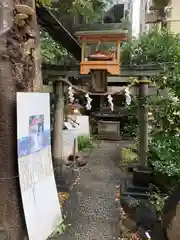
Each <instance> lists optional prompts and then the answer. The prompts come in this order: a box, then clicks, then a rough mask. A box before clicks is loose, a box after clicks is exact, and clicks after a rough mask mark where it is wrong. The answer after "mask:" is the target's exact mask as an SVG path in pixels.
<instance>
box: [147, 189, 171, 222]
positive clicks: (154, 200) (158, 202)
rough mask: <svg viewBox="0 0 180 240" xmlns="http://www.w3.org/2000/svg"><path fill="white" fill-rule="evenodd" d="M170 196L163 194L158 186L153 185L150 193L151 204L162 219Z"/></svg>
mask: <svg viewBox="0 0 180 240" xmlns="http://www.w3.org/2000/svg"><path fill="white" fill-rule="evenodd" d="M167 197H168V196H167V195H166V194H164V193H162V192H161V191H160V190H159V189H158V188H157V187H156V186H154V185H151V186H150V188H149V192H148V198H149V200H150V202H151V204H152V205H153V206H154V207H155V209H156V211H157V214H158V216H159V217H160V218H161V217H162V213H163V208H164V203H165V200H166V198H167Z"/></svg>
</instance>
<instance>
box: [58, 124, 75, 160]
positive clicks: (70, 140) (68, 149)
mask: <svg viewBox="0 0 180 240" xmlns="http://www.w3.org/2000/svg"><path fill="white" fill-rule="evenodd" d="M62 138H63V158H64V159H67V158H68V157H69V155H70V154H73V147H74V139H75V138H76V139H77V130H76V128H74V129H67V130H63V132H62ZM75 151H76V153H77V152H78V144H77V141H76V150H75Z"/></svg>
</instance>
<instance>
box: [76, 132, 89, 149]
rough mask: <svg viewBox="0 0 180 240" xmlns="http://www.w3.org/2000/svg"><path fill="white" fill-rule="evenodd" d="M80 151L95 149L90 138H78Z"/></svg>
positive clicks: (82, 136) (83, 136)
mask: <svg viewBox="0 0 180 240" xmlns="http://www.w3.org/2000/svg"><path fill="white" fill-rule="evenodd" d="M77 140H78V150H79V151H84V150H87V149H91V148H92V147H93V142H92V140H91V138H90V137H89V136H86V135H81V136H78V138H77Z"/></svg>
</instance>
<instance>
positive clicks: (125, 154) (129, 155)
mask: <svg viewBox="0 0 180 240" xmlns="http://www.w3.org/2000/svg"><path fill="white" fill-rule="evenodd" d="M121 153H122V159H123V162H126V163H134V162H136V161H137V158H138V156H137V153H135V152H134V151H133V150H132V149H131V148H122V149H121Z"/></svg>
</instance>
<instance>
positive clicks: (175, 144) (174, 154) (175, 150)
mask: <svg viewBox="0 0 180 240" xmlns="http://www.w3.org/2000/svg"><path fill="white" fill-rule="evenodd" d="M150 150H151V154H150V163H151V165H152V166H153V168H154V170H155V171H156V172H159V173H161V174H163V175H167V176H169V177H178V178H180V138H179V136H171V135H167V136H165V135H163V134H161V135H159V136H156V137H155V138H154V139H153V140H152V142H151V145H150Z"/></svg>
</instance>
